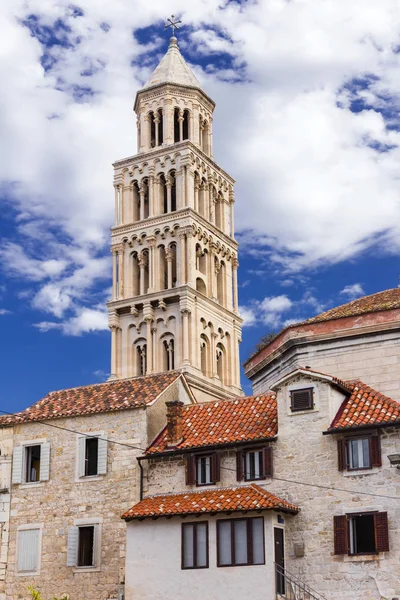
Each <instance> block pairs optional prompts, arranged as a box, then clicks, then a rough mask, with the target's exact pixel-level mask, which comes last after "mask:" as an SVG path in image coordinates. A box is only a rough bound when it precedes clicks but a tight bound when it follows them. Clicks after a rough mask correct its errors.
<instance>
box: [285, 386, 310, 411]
mask: <svg viewBox="0 0 400 600" xmlns="http://www.w3.org/2000/svg"><path fill="white" fill-rule="evenodd" d="M313 408H314V399H313V388H303V389H301V390H292V391H291V392H290V409H291V411H292V412H299V411H301V410H311V409H313Z"/></svg>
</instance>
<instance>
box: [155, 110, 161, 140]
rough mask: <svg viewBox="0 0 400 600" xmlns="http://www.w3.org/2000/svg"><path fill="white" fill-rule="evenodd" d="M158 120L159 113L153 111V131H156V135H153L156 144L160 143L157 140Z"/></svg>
mask: <svg viewBox="0 0 400 600" xmlns="http://www.w3.org/2000/svg"><path fill="white" fill-rule="evenodd" d="M159 122H160V115H159V114H158V113H155V115H154V128H155V130H156V131H155V133H156V136H155V144H156V146H159V145H160V142H159V139H158V124H159Z"/></svg>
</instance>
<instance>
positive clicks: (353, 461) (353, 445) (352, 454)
mask: <svg viewBox="0 0 400 600" xmlns="http://www.w3.org/2000/svg"><path fill="white" fill-rule="evenodd" d="M348 448H349V465H350V468H351V469H358V468H359V460H358V440H350V442H349V445H348Z"/></svg>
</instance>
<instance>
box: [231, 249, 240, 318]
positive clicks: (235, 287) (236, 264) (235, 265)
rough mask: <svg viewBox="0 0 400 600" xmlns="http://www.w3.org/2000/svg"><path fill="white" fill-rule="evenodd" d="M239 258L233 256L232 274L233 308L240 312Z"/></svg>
mask: <svg viewBox="0 0 400 600" xmlns="http://www.w3.org/2000/svg"><path fill="white" fill-rule="evenodd" d="M238 267H239V261H238V259H237V258H236V257H235V258H232V275H233V310H234V311H235V312H238V276H237V273H238Z"/></svg>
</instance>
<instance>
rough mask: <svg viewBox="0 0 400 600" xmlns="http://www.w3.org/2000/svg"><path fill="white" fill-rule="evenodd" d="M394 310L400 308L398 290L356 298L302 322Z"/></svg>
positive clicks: (399, 289)
mask: <svg viewBox="0 0 400 600" xmlns="http://www.w3.org/2000/svg"><path fill="white" fill-rule="evenodd" d="M395 308H400V288H394V289H392V290H384V291H383V292H378V293H377V294H372V295H371V296H363V297H362V298H357V300H352V301H351V302H348V303H347V304H342V306H336V307H335V308H331V309H330V310H327V311H326V312H323V313H321V314H320V315H317V316H316V317H313V318H312V319H308V320H307V321H303V323H319V322H320V321H330V320H331V319H340V318H342V317H355V316H357V315H364V314H366V313H370V312H378V311H381V310H391V309H395ZM303 323H301V324H303ZM296 325H300V323H295V324H294V326H296Z"/></svg>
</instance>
